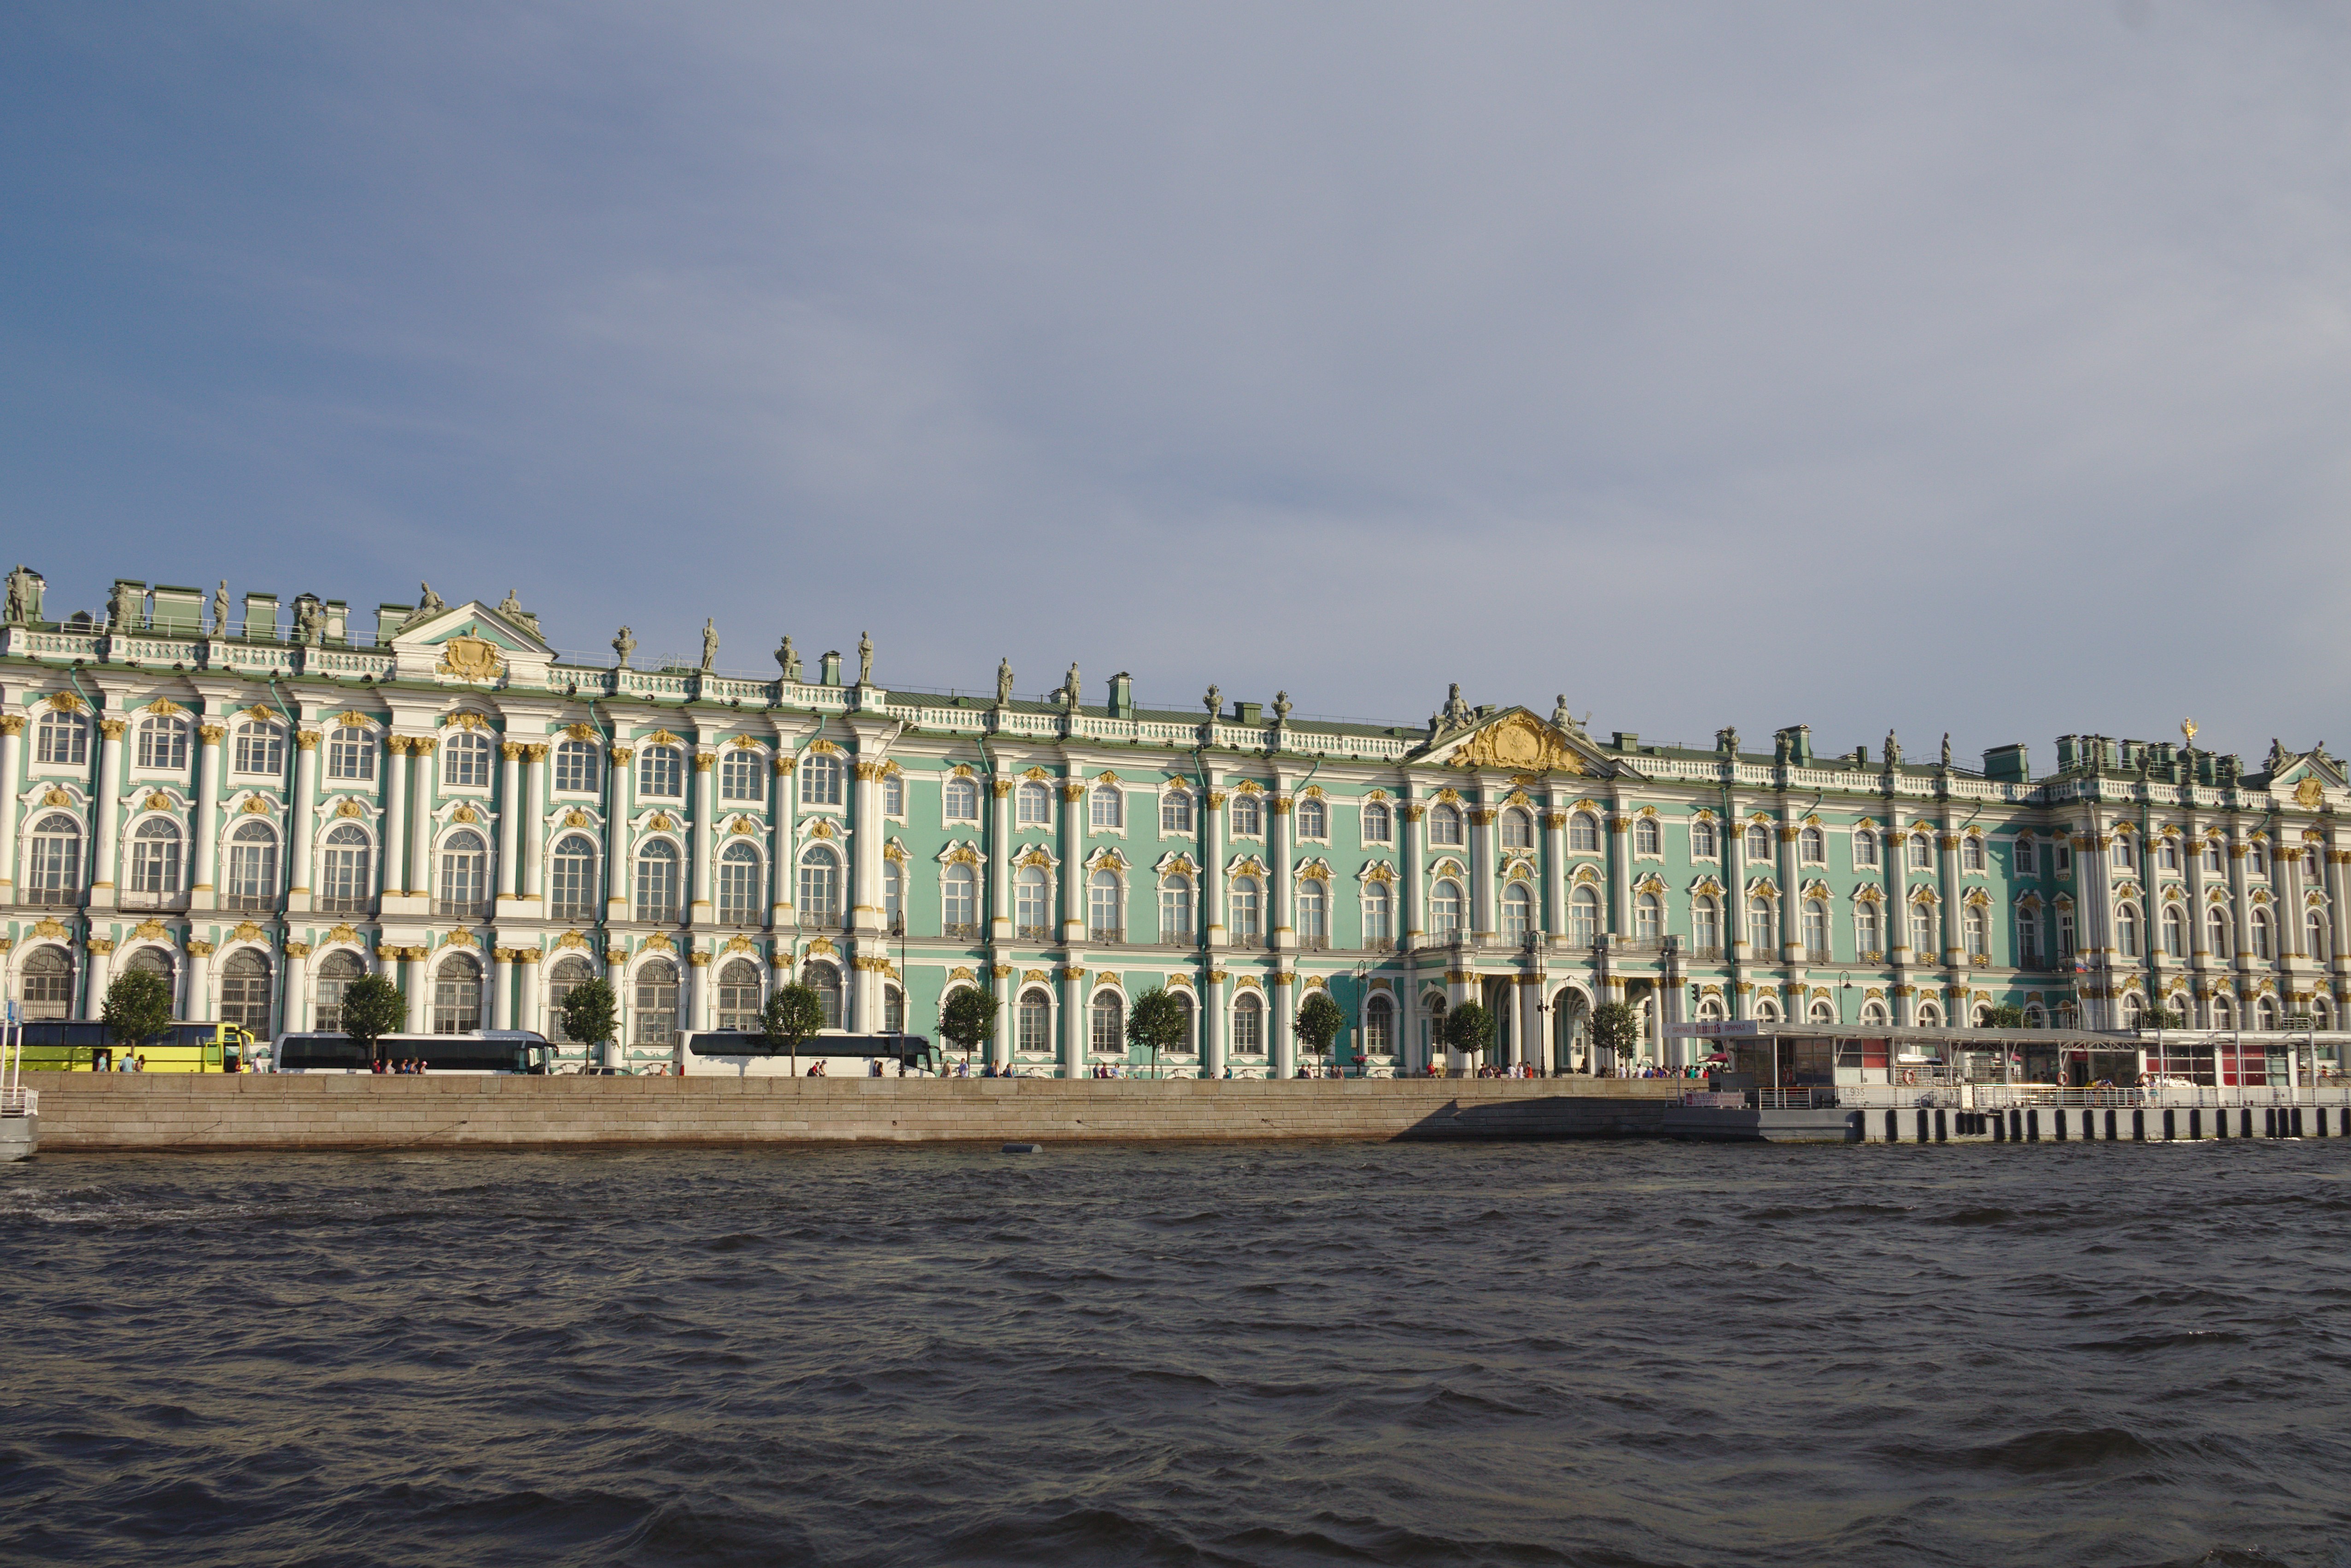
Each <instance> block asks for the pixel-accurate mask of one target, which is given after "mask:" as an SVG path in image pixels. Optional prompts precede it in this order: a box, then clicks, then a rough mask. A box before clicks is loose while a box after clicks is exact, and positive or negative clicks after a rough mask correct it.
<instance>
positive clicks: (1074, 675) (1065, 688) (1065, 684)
mask: <svg viewBox="0 0 2351 1568" xmlns="http://www.w3.org/2000/svg"><path fill="white" fill-rule="evenodd" d="M1079 691H1081V688H1080V686H1079V685H1078V667H1077V666H1076V665H1075V664H1072V665H1071V666H1070V673H1069V676H1068V677H1067V679H1065V680H1063V681H1062V682H1061V703H1062V706H1064V707H1066V708H1068V709H1069V711H1071V712H1072V713H1074V712H1076V711H1078V694H1079Z"/></svg>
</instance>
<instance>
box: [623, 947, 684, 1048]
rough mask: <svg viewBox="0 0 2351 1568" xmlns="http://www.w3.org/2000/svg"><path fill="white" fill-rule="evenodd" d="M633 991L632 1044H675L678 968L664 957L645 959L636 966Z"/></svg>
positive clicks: (631, 1011) (630, 1024)
mask: <svg viewBox="0 0 2351 1568" xmlns="http://www.w3.org/2000/svg"><path fill="white" fill-rule="evenodd" d="M636 989H637V996H636V1005H635V1006H633V1007H632V1008H631V1009H630V1010H629V1027H630V1033H629V1038H630V1042H631V1044H637V1045H655V1046H666V1045H674V1044H677V965H676V964H674V963H673V962H671V961H669V960H668V959H665V958H652V959H647V960H646V961H644V962H643V963H642V964H640V965H638V966H637V975H636Z"/></svg>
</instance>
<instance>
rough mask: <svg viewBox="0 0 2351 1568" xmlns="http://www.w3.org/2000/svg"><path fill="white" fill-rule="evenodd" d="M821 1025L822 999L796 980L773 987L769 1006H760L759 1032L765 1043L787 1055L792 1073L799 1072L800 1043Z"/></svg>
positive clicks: (822, 1025)
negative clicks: (790, 1062) (766, 1040)
mask: <svg viewBox="0 0 2351 1568" xmlns="http://www.w3.org/2000/svg"><path fill="white" fill-rule="evenodd" d="M823 1027H824V1002H822V1001H821V1000H820V998H819V997H818V996H817V993H816V987H814V986H812V985H802V984H800V983H799V981H793V982H792V983H791V984H789V985H779V986H778V987H776V990H775V994H773V995H772V996H770V997H768V1005H767V1006H765V1007H763V1008H761V1009H759V1032H760V1033H763V1034H765V1035H766V1036H767V1037H768V1045H769V1046H770V1047H771V1048H774V1049H779V1050H782V1051H785V1052H788V1053H789V1054H790V1055H791V1058H792V1076H793V1077H795V1078H797V1077H799V1075H800V1042H801V1041H803V1040H805V1039H807V1038H808V1037H809V1036H810V1035H811V1034H814V1033H816V1032H817V1031H818V1030H820V1029H821V1028H823Z"/></svg>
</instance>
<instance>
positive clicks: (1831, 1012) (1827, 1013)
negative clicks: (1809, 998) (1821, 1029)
mask: <svg viewBox="0 0 2351 1568" xmlns="http://www.w3.org/2000/svg"><path fill="white" fill-rule="evenodd" d="M1812 1022H1813V1023H1835V1022H1836V1009H1835V1008H1834V1007H1831V1006H1830V1005H1829V1004H1828V1003H1827V1002H1813V1012H1812Z"/></svg>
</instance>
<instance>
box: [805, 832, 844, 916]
mask: <svg viewBox="0 0 2351 1568" xmlns="http://www.w3.org/2000/svg"><path fill="white" fill-rule="evenodd" d="M800 924H801V925H803V926H806V927H810V928H811V929H817V930H832V929H837V928H838V927H839V926H840V924H841V861H840V859H839V857H836V856H835V855H834V854H833V852H832V851H831V850H830V849H828V848H826V847H825V846H823V845H821V844H819V845H816V846H812V847H810V850H809V852H808V853H807V854H805V855H803V856H801V857H800Z"/></svg>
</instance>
